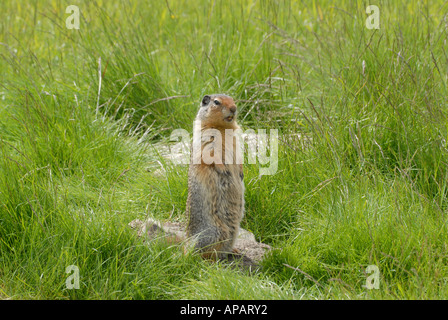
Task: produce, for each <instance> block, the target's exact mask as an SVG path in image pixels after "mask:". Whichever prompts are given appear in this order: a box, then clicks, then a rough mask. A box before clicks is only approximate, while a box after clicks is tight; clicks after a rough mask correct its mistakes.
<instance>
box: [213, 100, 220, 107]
mask: <svg viewBox="0 0 448 320" xmlns="http://www.w3.org/2000/svg"><path fill="white" fill-rule="evenodd" d="M213 102H214V103H215V104H216V105H217V106H219V105H220V104H221V102H220V101H219V100H215V101H213Z"/></svg>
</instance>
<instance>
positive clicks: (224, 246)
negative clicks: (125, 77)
mask: <svg viewBox="0 0 448 320" xmlns="http://www.w3.org/2000/svg"><path fill="white" fill-rule="evenodd" d="M236 111H237V108H236V105H235V102H234V101H233V99H232V98H231V97H229V96H227V95H224V94H213V95H206V96H204V97H203V99H202V102H201V105H200V108H199V111H198V113H197V116H196V120H195V124H196V125H198V126H199V131H200V133H201V139H200V141H199V143H200V148H196V149H195V148H194V142H193V148H192V152H191V161H190V167H189V171H188V199H187V206H186V207H187V208H186V212H187V218H188V225H187V238H190V239H192V241H193V243H194V246H195V248H196V249H197V250H198V251H199V252H200V253H201V255H202V256H203V257H204V258H209V259H224V258H226V257H227V256H228V255H229V254H230V253H232V252H234V250H233V245H234V243H235V239H236V237H237V236H238V232H239V227H240V222H241V219H242V218H243V215H244V181H243V178H244V174H243V166H242V162H241V163H237V161H236V160H237V157H236V150H237V146H236V144H237V143H238V142H237V139H234V136H233V135H230V136H229V135H228V134H226V129H231V130H230V131H232V130H237V129H239V126H238V125H237V123H236ZM227 132H229V130H228V131H227ZM226 139H227V140H228V141H226ZM193 140H195V136H193ZM210 150H211V152H210ZM207 152H208V153H209V154H210V155H211V156H212V157H213V159H214V160H215V161H207V159H206V157H205V156H206V155H207ZM199 153H200V154H199ZM194 159H199V161H193V160H194ZM216 160H217V161H216Z"/></svg>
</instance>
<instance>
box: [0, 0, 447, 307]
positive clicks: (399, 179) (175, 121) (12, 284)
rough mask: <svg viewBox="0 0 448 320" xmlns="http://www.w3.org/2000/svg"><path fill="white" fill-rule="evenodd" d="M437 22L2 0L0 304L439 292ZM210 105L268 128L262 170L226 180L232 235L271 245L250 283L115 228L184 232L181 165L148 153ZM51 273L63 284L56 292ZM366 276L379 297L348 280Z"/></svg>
mask: <svg viewBox="0 0 448 320" xmlns="http://www.w3.org/2000/svg"><path fill="white" fill-rule="evenodd" d="M369 4H375V5H377V6H378V7H379V9H380V28H379V29H371V30H370V29H368V28H366V25H365V21H366V19H367V17H368V14H366V7H367V6H368V5H369ZM69 5H77V6H78V7H79V9H80V14H81V19H80V29H79V30H76V29H68V28H67V27H66V19H67V18H68V17H69V16H70V13H66V12H65V10H66V8H67V6H69ZM447 13H448V4H447V3H446V2H444V1H404V0H402V1H378V2H377V3H369V2H368V1H354V0H353V1H348V0H347V1H345V0H344V1H338V2H336V3H334V2H333V1H325V0H322V1H280V0H278V1H274V0H272V1H263V0H258V1H256V0H247V1H224V0H211V1H199V0H188V1H181V0H179V1H172V0H167V1H151V2H149V1H99V0H96V1H79V0H73V1H72V0H70V1H62V0H54V1H37V0H34V1H12V0H11V1H1V2H0V70H1V72H0V77H1V78H0V298H3V299H181V298H189V299H429V298H433V299H446V298H448V286H447V280H448V267H447V263H448V255H447V239H448V232H447V226H446V222H447V205H448V202H447V192H448V191H447V187H448V185H447V178H448V170H447V159H448V157H447V140H446V139H447V134H448V132H447V96H448V90H447V80H448V79H447V75H448V56H447V44H446V41H447V28H448V18H447ZM100 79H101V81H100ZM215 92H220V93H227V94H229V95H231V96H233V97H235V99H236V100H237V103H238V107H239V110H240V115H239V122H240V124H241V125H242V127H243V128H244V129H247V128H252V129H255V130H257V129H268V130H269V129H270V128H276V129H278V130H279V132H280V137H279V167H278V172H277V174H275V175H273V176H262V177H260V176H259V175H258V172H259V170H258V169H259V168H258V165H246V166H245V169H244V171H245V183H246V189H247V192H246V216H245V218H244V221H243V227H244V228H246V229H248V230H250V231H251V232H253V233H254V234H255V236H256V238H257V240H259V241H263V242H265V243H268V244H270V245H271V246H273V247H275V248H278V249H277V250H274V251H273V252H272V253H271V254H270V255H269V256H268V257H267V258H266V259H265V260H264V261H263V264H262V268H261V269H260V271H259V272H256V273H253V274H251V275H249V274H246V273H243V272H240V271H236V270H234V269H232V268H229V267H227V266H226V265H223V264H211V263H207V262H204V261H203V260H201V259H200V258H199V257H198V256H196V255H194V254H193V255H187V256H184V255H183V254H182V252H181V250H179V248H178V247H177V246H170V247H167V246H163V245H160V244H157V243H154V244H152V245H150V246H148V245H146V244H144V243H143V242H142V241H141V239H137V238H136V237H135V235H134V233H133V231H132V230H130V228H129V227H128V225H127V224H128V223H129V222H130V221H131V220H133V219H137V218H138V219H145V218H146V217H148V216H151V217H155V218H158V219H179V220H180V221H184V216H183V211H184V207H185V200H186V195H187V167H185V166H178V165H173V164H171V163H169V162H167V161H165V160H164V158H163V157H162V156H160V155H158V154H157V152H155V149H154V146H155V145H160V144H166V143H167V142H168V141H169V136H170V133H171V132H172V130H174V129H177V128H183V129H187V130H189V132H191V127H192V121H193V118H194V116H195V113H196V109H197V105H198V102H199V101H200V99H201V97H202V96H203V95H204V94H206V93H215ZM160 167H162V168H163V170H162V171H160V170H159V171H157V170H156V169H157V168H160ZM160 172H162V175H160ZM69 265H76V266H78V268H79V270H80V289H77V290H70V289H67V288H66V283H65V280H66V278H67V277H68V274H66V273H65V270H66V267H67V266H69ZM368 265H376V266H378V268H379V271H380V288H379V289H372V290H368V289H366V288H365V287H364V286H365V284H366V277H367V276H368V274H366V268H367V266H368Z"/></svg>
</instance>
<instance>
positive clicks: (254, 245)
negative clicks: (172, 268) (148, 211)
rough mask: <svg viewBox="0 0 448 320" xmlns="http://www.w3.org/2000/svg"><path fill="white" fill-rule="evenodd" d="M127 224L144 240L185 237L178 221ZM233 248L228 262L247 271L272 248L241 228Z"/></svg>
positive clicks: (257, 263) (134, 221) (150, 220)
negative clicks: (233, 250) (235, 251)
mask: <svg viewBox="0 0 448 320" xmlns="http://www.w3.org/2000/svg"><path fill="white" fill-rule="evenodd" d="M129 226H130V227H131V228H132V229H133V230H134V231H136V232H137V235H138V236H139V237H145V240H153V239H156V238H161V237H172V236H175V237H176V238H178V239H179V240H181V239H186V232H185V225H183V224H182V223H180V222H164V223H161V222H160V221H157V220H154V219H148V220H146V221H142V220H139V219H135V220H133V221H131V222H130V223H129ZM234 248H235V249H236V250H237V251H238V253H233V254H231V255H229V258H228V262H230V263H231V264H234V265H236V266H238V267H239V268H241V269H242V270H249V271H252V270H255V269H257V268H258V267H259V263H260V262H261V260H263V257H264V256H265V254H266V253H267V252H269V251H270V250H271V249H272V248H271V246H269V245H267V244H265V243H261V242H257V241H256V240H255V236H254V234H253V233H251V232H249V231H247V230H244V229H241V228H240V231H239V234H238V238H237V239H236V242H235V246H234Z"/></svg>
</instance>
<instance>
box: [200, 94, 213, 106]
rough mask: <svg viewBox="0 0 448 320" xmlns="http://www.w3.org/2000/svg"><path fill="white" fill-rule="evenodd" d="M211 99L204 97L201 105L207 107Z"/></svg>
mask: <svg viewBox="0 0 448 320" xmlns="http://www.w3.org/2000/svg"><path fill="white" fill-rule="evenodd" d="M211 99H212V98H211V97H210V96H204V98H202V105H203V106H206V105H208V104H209V103H210V100H211Z"/></svg>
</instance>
